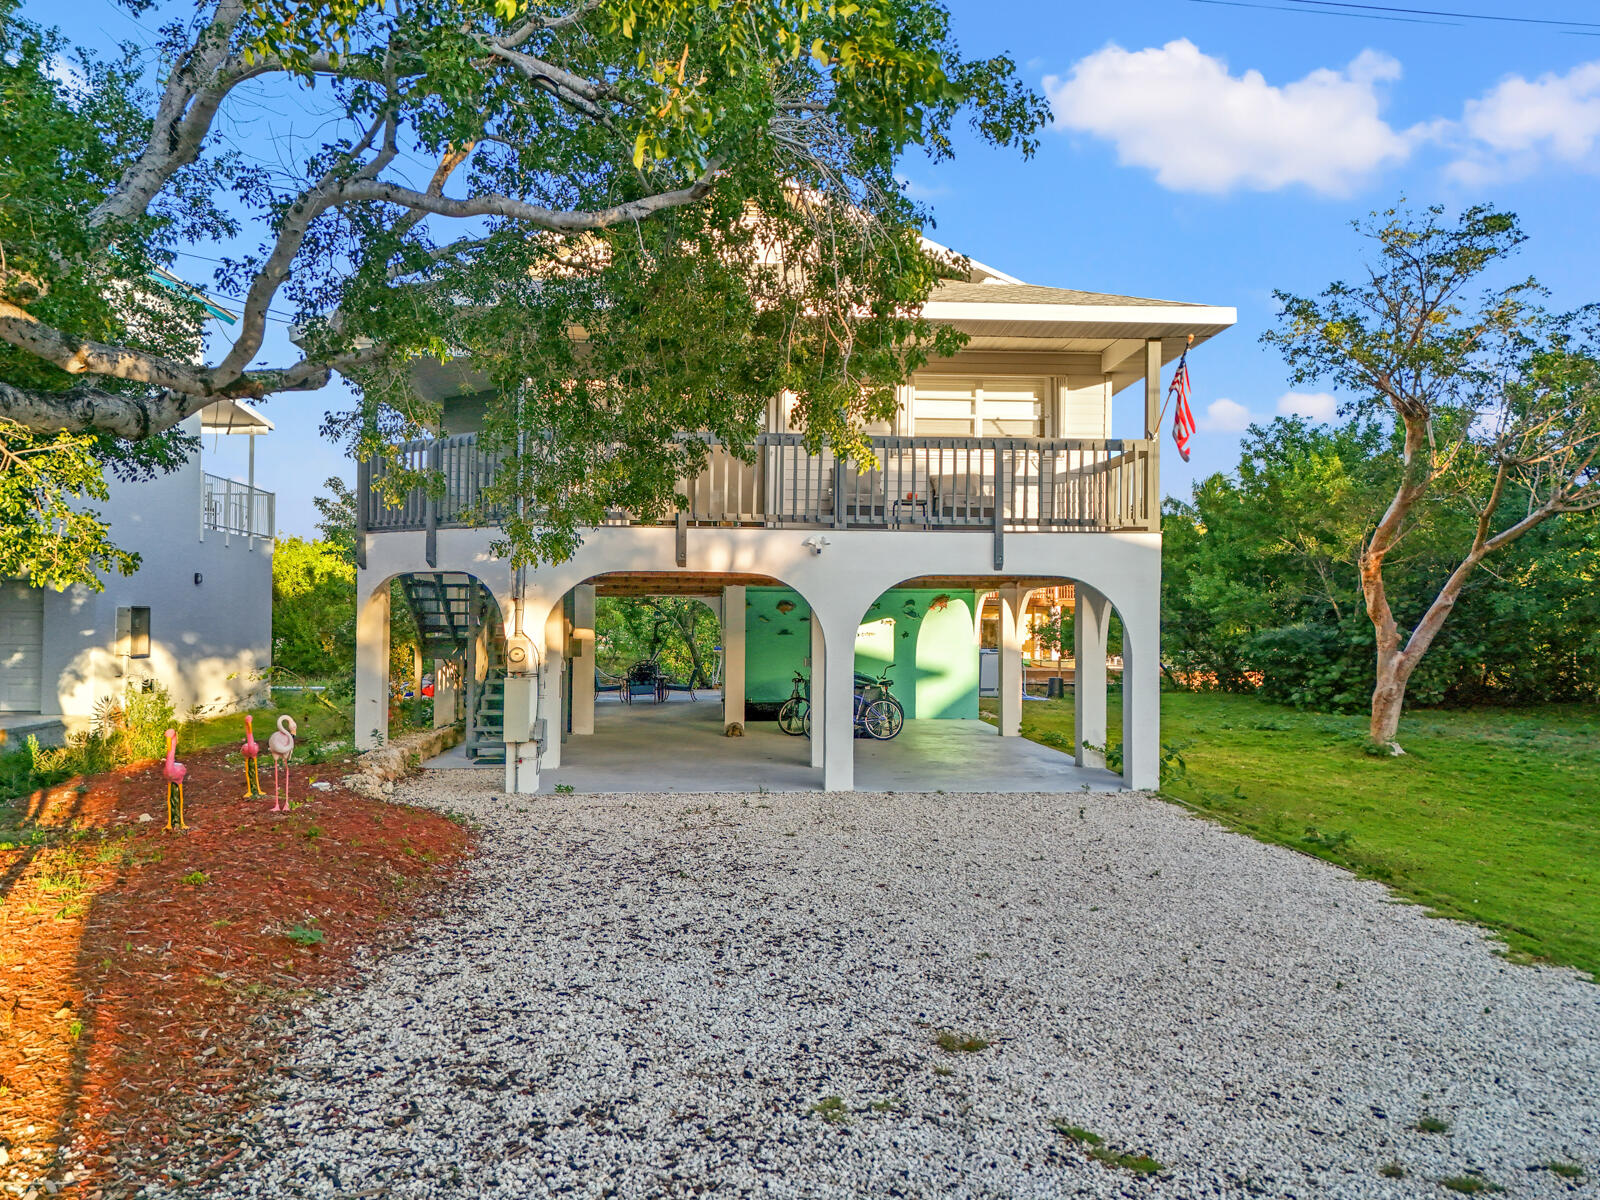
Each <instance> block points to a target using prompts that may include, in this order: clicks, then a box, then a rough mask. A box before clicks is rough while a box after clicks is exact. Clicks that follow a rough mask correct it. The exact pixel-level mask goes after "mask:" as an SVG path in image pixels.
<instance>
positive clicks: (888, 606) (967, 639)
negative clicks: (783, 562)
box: [745, 587, 978, 720]
mask: <svg viewBox="0 0 1600 1200" xmlns="http://www.w3.org/2000/svg"><path fill="white" fill-rule="evenodd" d="M974 601H975V595H974V593H972V592H970V591H951V592H941V591H936V590H933V589H927V588H915V589H913V588H896V589H894V590H893V591H890V592H885V593H884V594H883V595H882V596H880V597H879V598H878V601H877V603H876V604H874V605H873V606H872V608H871V609H869V610H868V612H867V615H866V618H865V620H864V622H863V624H862V628H861V630H860V631H859V632H858V634H857V637H856V669H857V670H858V671H864V672H868V673H870V674H877V673H878V672H879V671H881V670H882V669H883V668H884V666H885V665H888V666H889V667H890V671H889V678H890V679H892V680H893V681H894V694H895V696H896V697H897V698H898V699H899V700H900V703H901V704H903V705H904V706H905V710H906V716H907V717H913V718H914V717H923V718H928V717H935V718H938V717H944V718H952V719H955V718H961V719H968V720H971V719H975V718H976V717H977V715H978V643H977V639H976V638H975V637H974V636H973V629H972V609H973V604H974ZM783 609H787V610H788V611H781V610H783ZM745 631H746V632H745V695H746V699H747V700H749V701H750V702H751V703H754V704H776V703H779V702H781V701H782V700H784V699H785V698H786V697H787V696H788V695H789V692H790V690H791V688H792V686H793V680H794V673H795V672H796V671H804V672H805V673H806V674H807V675H809V674H810V670H809V668H807V667H806V665H805V663H806V657H807V656H808V655H809V654H810V653H811V609H810V607H809V606H808V605H807V604H806V602H805V601H804V600H802V599H801V598H800V596H799V595H798V594H796V593H795V592H792V591H790V590H789V589H788V588H757V587H753V588H749V589H747V590H746V593H745Z"/></svg>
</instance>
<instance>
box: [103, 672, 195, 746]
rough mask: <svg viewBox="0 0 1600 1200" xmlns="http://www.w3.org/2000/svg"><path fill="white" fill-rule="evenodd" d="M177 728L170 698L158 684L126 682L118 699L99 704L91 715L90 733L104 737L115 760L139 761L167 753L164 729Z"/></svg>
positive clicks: (175, 712)
mask: <svg viewBox="0 0 1600 1200" xmlns="http://www.w3.org/2000/svg"><path fill="white" fill-rule="evenodd" d="M177 727H178V713H177V710H176V709H175V708H174V707H173V705H172V697H171V696H170V695H169V694H168V692H167V689H166V688H164V687H162V686H161V685H160V684H159V683H152V684H151V685H150V686H149V687H147V688H138V687H134V686H132V685H129V687H128V690H127V692H126V693H124V695H123V697H122V699H121V700H120V701H119V700H115V699H112V700H108V701H106V702H104V703H102V704H101V705H100V706H99V707H98V708H97V709H96V711H95V715H94V735H95V736H98V737H100V738H102V739H103V740H105V741H106V742H107V743H108V744H109V745H110V746H111V747H112V750H113V753H115V755H116V756H117V760H118V761H119V762H124V763H131V762H142V761H143V760H145V759H150V758H161V757H163V756H165V755H166V753H167V730H169V729H176V728H177Z"/></svg>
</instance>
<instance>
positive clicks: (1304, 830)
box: [984, 693, 1600, 979]
mask: <svg viewBox="0 0 1600 1200" xmlns="http://www.w3.org/2000/svg"><path fill="white" fill-rule="evenodd" d="M1111 700H1112V705H1113V712H1112V717H1111V725H1112V742H1113V744H1115V743H1116V742H1117V741H1119V740H1120V732H1121V731H1120V727H1119V725H1120V715H1119V714H1118V713H1117V712H1116V710H1115V705H1116V702H1117V700H1118V697H1117V696H1115V695H1113V696H1112V697H1111ZM992 707H993V706H992V702H990V701H985V702H984V709H985V716H989V715H990V714H991V713H992ZM1161 719H1162V729H1161V739H1162V742H1163V743H1165V744H1166V745H1169V746H1173V745H1182V746H1183V751H1182V753H1183V757H1184V759H1185V761H1186V763H1187V773H1186V775H1185V776H1184V777H1183V778H1182V779H1179V780H1177V781H1175V782H1171V783H1169V784H1168V786H1167V787H1166V788H1165V789H1164V792H1163V794H1164V795H1165V796H1166V797H1167V798H1168V799H1170V800H1173V801H1175V802H1177V803H1179V804H1182V805H1184V806H1186V807H1188V808H1191V809H1193V810H1194V811H1196V812H1199V813H1203V814H1204V815H1206V816H1209V817H1212V818H1214V819H1216V820H1218V821H1220V822H1222V823H1223V824H1225V825H1228V826H1231V827H1232V828H1234V829H1238V830H1241V831H1243V832H1245V833H1249V834H1251V835H1252V836H1254V837H1257V838H1260V839H1261V840H1263V841H1268V842H1276V843H1278V844H1280V845H1284V846H1290V847H1293V848H1294V849H1296V850H1300V851H1302V852H1304V853H1306V854H1314V855H1316V856H1317V857H1318V858H1323V859H1326V860H1327V861H1329V862H1332V863H1337V864H1339V865H1340V866H1343V867H1348V868H1349V869H1350V870H1352V871H1354V872H1355V873H1356V874H1358V875H1361V876H1363V877H1365V878H1369V879H1377V880H1381V881H1382V882H1383V883H1386V884H1388V885H1389V886H1390V887H1391V888H1393V889H1394V890H1395V891H1396V892H1398V893H1400V894H1401V895H1403V896H1406V897H1408V898H1410V899H1412V900H1416V901H1418V902H1420V903H1423V904H1426V905H1428V906H1429V907H1430V908H1431V909H1433V910H1434V911H1436V912H1439V913H1442V914H1445V915H1448V916H1452V917H1462V918H1465V919H1467V920H1471V921H1476V922H1478V923H1479V924H1482V925H1485V926H1487V927H1489V928H1490V929H1493V930H1495V931H1496V932H1497V933H1498V934H1499V935H1500V936H1501V937H1503V938H1504V939H1505V940H1506V942H1507V944H1508V945H1509V946H1510V948H1511V951H1512V955H1513V956H1514V957H1518V958H1523V959H1538V960H1543V961H1549V962H1556V963H1565V964H1568V965H1571V966H1575V967H1578V968H1580V969H1582V970H1584V971H1587V972H1589V973H1590V974H1591V975H1593V976H1595V977H1596V979H1600V710H1597V709H1595V708H1592V707H1580V706H1550V707H1544V708H1518V709H1495V708H1483V709H1472V710H1469V711H1462V712H1433V711H1416V712H1413V713H1410V714H1408V715H1407V716H1406V717H1405V718H1404V720H1403V721H1402V723H1401V726H1400V743H1401V745H1403V746H1404V747H1405V748H1406V751H1407V753H1406V755H1405V756H1404V757H1402V758H1397V759H1391V758H1374V757H1371V756H1369V755H1368V754H1366V753H1365V751H1364V750H1363V744H1364V743H1365V740H1366V719H1365V717H1363V716H1359V715H1351V716H1324V715H1320V714H1314V713H1302V712H1297V711H1295V710H1293V709H1288V708H1280V707H1278V706H1276V705H1272V704H1267V703H1264V702H1263V701H1261V700H1257V699H1255V698H1254V697H1250V696H1224V695H1214V694H1187V693H1169V694H1167V695H1164V696H1163V697H1162V705H1161ZM1022 732H1023V735H1024V736H1025V737H1029V738H1032V739H1033V740H1034V741H1038V742H1042V743H1044V744H1046V745H1053V746H1056V747H1058V748H1067V747H1070V746H1071V744H1072V736H1073V733H1072V701H1071V700H1070V699H1068V700H1064V701H1051V702H1041V703H1035V702H1032V701H1030V702H1029V703H1027V704H1025V705H1024V706H1023V709H1022Z"/></svg>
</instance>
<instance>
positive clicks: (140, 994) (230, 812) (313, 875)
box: [0, 749, 471, 1200]
mask: <svg viewBox="0 0 1600 1200" xmlns="http://www.w3.org/2000/svg"><path fill="white" fill-rule="evenodd" d="M184 757H185V759H186V765H187V766H188V769H189V775H188V781H187V783H186V785H185V795H186V797H187V800H188V805H187V816H188V823H189V825H190V829H189V830H188V832H186V833H184V832H177V831H171V832H169V831H167V830H166V829H165V828H164V826H165V823H166V801H165V795H166V787H165V782H164V780H163V779H162V776H161V764H160V763H153V764H144V765H140V766H137V767H132V768H126V769H123V770H120V771H116V772H113V773H110V774H106V775H99V776H95V777H93V778H90V779H87V780H74V781H70V782H68V783H66V784H63V785H60V786H58V787H55V788H51V789H49V790H48V791H44V792H39V793H36V794H35V795H34V796H32V797H30V798H28V799H27V800H25V801H21V802H19V803H20V806H21V811H16V812H14V811H11V810H10V809H8V807H7V806H6V805H3V804H0V845H3V846H6V847H7V848H3V849H0V1194H6V1193H9V1194H14V1195H15V1194H21V1195H23V1196H26V1195H27V1194H28V1192H29V1190H30V1187H31V1185H32V1184H34V1183H42V1182H43V1181H44V1180H46V1179H48V1180H50V1181H51V1183H52V1184H53V1185H56V1186H58V1187H59V1190H58V1191H56V1194H57V1195H60V1196H75V1197H77V1196H81V1197H96V1196H98V1197H102V1198H104V1200H111V1198H113V1197H120V1196H126V1195H129V1194H131V1193H132V1192H133V1191H134V1190H136V1189H137V1188H138V1187H139V1186H140V1185H142V1184H144V1183H147V1182H149V1181H151V1180H152V1179H154V1178H163V1179H167V1180H171V1181H177V1180H186V1181H196V1180H198V1179H200V1178H203V1177H206V1176H209V1175H210V1174H212V1173H214V1172H215V1171H216V1170H219V1169H221V1168H222V1167H224V1166H226V1164H227V1162H228V1161H230V1160H231V1159H232V1158H233V1156H234V1155H235V1154H236V1153H237V1148H238V1142H239V1135H238V1134H237V1133H235V1132H234V1128H235V1125H236V1120H235V1118H237V1117H238V1116H240V1115H242V1114H245V1113H247V1112H248V1111H249V1109H250V1107H251V1104H252V1096H253V1095H254V1088H255V1087H256V1086H258V1085H259V1084H260V1082H261V1081H262V1080H263V1079H264V1078H265V1077H266V1076H267V1074H268V1073H269V1072H270V1070H271V1067H272V1064H273V1061H274V1060H275V1058H276V1056H277V1053H278V1051H279V1049H280V1048H281V1047H282V1046H283V1044H284V1041H285V1039H286V1038H289V1037H292V1036H293V1026H294V1020H293V1015H294V1013H295V1012H296V1011H297V1010H298V1009H299V1008H300V1007H302V1006H303V1005H304V1004H305V1003H306V1001H308V1000H309V999H311V998H312V997H314V996H315V995H317V994H318V993H319V992H322V991H325V990H326V989H328V988H330V987H334V986H337V985H339V984H341V983H344V982H346V981H348V980H349V979H351V977H352V976H353V974H354V973H355V971H356V969H357V966H358V963H359V961H361V960H362V958H363V951H364V949H365V948H369V947H373V946H375V945H379V944H382V943H383V942H385V941H388V940H392V939H393V938H394V937H396V936H397V935H398V934H399V933H400V932H401V931H402V930H403V929H404V927H405V925H406V923H407V922H408V921H409V920H410V919H412V918H413V917H414V916H415V915H416V914H417V913H418V912H419V911H420V909H421V906H423V905H425V903H426V901H427V898H428V896H429V895H430V893H432V892H433V891H434V890H435V889H436V888H437V887H438V885H439V884H440V883H441V882H442V881H443V880H444V879H446V878H447V877H448V876H449V874H450V872H449V870H448V868H449V867H450V866H452V865H453V864H454V863H456V862H457V861H458V860H459V858H460V856H461V855H462V854H463V852H464V851H465V849H466V848H467V843H468V841H469V839H470V836H471V835H470V833H469V832H468V831H467V830H466V829H465V828H464V827H462V826H461V825H460V824H458V823H456V822H454V821H451V820H450V819H448V818H446V817H444V816H441V815H439V814H437V813H433V812H429V811H426V810H423V809H416V808H410V807H407V806H405V805H398V804H391V803H385V802H382V801H375V800H369V799H366V798H364V797H361V796H358V795H356V794H355V793H353V792H350V791H348V790H345V789H343V788H341V787H339V786H337V785H335V786H334V787H333V788H331V789H329V790H320V789H314V788H309V787H308V784H309V782H310V780H311V779H313V778H315V777H316V776H317V775H318V774H319V772H320V773H321V774H323V776H324V778H326V779H329V780H330V781H331V780H334V779H337V778H338V775H339V774H340V773H342V771H341V769H340V768H337V767H332V766H323V767H321V768H318V767H302V768H298V769H296V771H295V788H296V791H295V796H296V799H297V800H300V801H302V802H303V803H302V804H301V806H300V807H297V808H296V809H295V810H294V811H292V812H288V813H273V812H271V811H269V810H270V809H271V807H272V802H271V800H270V799H266V800H260V799H258V800H249V801H246V800H244V799H243V798H242V795H243V792H244V783H243V774H242V771H241V769H240V767H239V766H238V765H237V762H238V760H237V756H236V755H233V756H232V761H231V762H230V761H229V759H230V751H228V750H226V749H217V750H210V751H204V752H200V753H194V754H189V755H185V756H184ZM262 757H263V758H265V757H266V756H265V755H263V756H262ZM264 773H265V774H266V776H267V778H266V779H265V780H264V781H263V782H264V783H265V784H266V785H267V786H268V787H270V786H271V778H270V776H271V765H270V762H269V763H268V764H267V768H266V771H265V772H264ZM146 818H148V819H146ZM8 827H12V831H11V832H6V830H7V828H8ZM14 827H20V832H18V831H17V829H16V828H14ZM6 839H10V841H9V843H8V842H7V840H6ZM290 935H293V936H290ZM318 935H320V940H318ZM43 1194H44V1191H43V1190H42V1189H41V1191H40V1195H43Z"/></svg>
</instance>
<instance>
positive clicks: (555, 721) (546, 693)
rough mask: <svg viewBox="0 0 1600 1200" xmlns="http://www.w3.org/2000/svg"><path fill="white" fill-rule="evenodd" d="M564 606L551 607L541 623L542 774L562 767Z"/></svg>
mask: <svg viewBox="0 0 1600 1200" xmlns="http://www.w3.org/2000/svg"><path fill="white" fill-rule="evenodd" d="M566 651H567V613H566V606H565V605H563V604H560V603H557V604H555V605H553V606H552V607H551V609H550V615H549V616H547V617H546V618H545V621H544V665H543V667H542V673H543V676H544V678H543V679H542V680H541V681H540V683H539V717H540V719H541V720H543V721H544V752H543V753H542V754H540V755H539V769H540V770H541V771H550V770H554V769H555V768H556V767H559V766H560V765H561V735H562V733H563V732H564V730H563V728H562V726H563V724H564V722H563V721H562V719H561V683H562V677H561V670H562V667H563V666H565V664H566Z"/></svg>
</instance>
